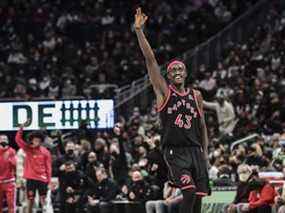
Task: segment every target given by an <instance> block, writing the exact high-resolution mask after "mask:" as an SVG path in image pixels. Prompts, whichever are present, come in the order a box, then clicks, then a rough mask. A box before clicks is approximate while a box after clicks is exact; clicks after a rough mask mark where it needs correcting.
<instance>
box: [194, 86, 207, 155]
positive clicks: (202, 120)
mask: <svg viewBox="0 0 285 213" xmlns="http://www.w3.org/2000/svg"><path fill="white" fill-rule="evenodd" d="M194 92H195V96H196V98H197V102H198V108H199V113H200V125H201V135H202V147H203V151H204V155H205V158H206V159H208V146H209V138H208V131H207V126H206V121H205V114H204V110H203V97H202V94H201V93H200V91H198V90H194Z"/></svg>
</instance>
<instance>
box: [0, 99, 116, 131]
mask: <svg viewBox="0 0 285 213" xmlns="http://www.w3.org/2000/svg"><path fill="white" fill-rule="evenodd" d="M27 118H30V119H31V124H30V125H29V126H28V127H27V128H26V129H27V130H36V129H40V128H46V129H48V130H53V129H76V128H78V127H79V124H80V122H81V121H82V120H86V121H88V124H89V128H96V129H102V128H104V129H105V128H113V126H114V101H113V100H109V99H108V100H62V101H31V102H29V101H27V102H0V131H14V130H17V129H18V124H19V123H24V122H25V121H26V120H27Z"/></svg>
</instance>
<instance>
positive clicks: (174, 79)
mask: <svg viewBox="0 0 285 213" xmlns="http://www.w3.org/2000/svg"><path fill="white" fill-rule="evenodd" d="M167 76H168V79H169V80H170V81H171V83H172V84H174V85H180V84H183V83H184V81H185V79H186V77H187V73H186V70H185V66H183V65H182V64H174V65H173V66H172V68H171V70H169V72H168V75H167Z"/></svg>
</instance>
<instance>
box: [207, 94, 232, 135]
mask: <svg viewBox="0 0 285 213" xmlns="http://www.w3.org/2000/svg"><path fill="white" fill-rule="evenodd" d="M203 104H204V107H205V108H206V109H212V110H215V111H216V113H217V117H218V122H219V131H220V134H221V135H222V136H223V135H228V134H231V133H232V132H233V129H234V127H235V125H236V123H237V120H236V117H235V112H234V107H233V105H232V103H231V102H230V101H228V100H226V97H225V94H223V93H221V94H220V95H219V96H217V102H216V103H215V102H207V101H204V102H203Z"/></svg>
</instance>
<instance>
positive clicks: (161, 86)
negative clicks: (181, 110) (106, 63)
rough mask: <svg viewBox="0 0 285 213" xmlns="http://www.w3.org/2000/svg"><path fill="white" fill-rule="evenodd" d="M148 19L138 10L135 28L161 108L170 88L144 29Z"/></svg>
mask: <svg viewBox="0 0 285 213" xmlns="http://www.w3.org/2000/svg"><path fill="white" fill-rule="evenodd" d="M147 19H148V17H147V16H146V15H145V14H144V13H142V11H141V8H138V9H137V11H136V15H135V24H134V27H135V31H136V35H137V38H138V42H139V45H140V48H141V50H142V53H143V55H144V58H145V62H146V67H147V71H148V75H149V78H150V81H151V84H152V86H153V89H154V92H155V94H156V99H157V104H158V106H160V105H161V104H162V103H164V100H165V99H166V97H167V94H168V87H167V83H166V81H165V79H164V78H163V76H162V75H161V73H160V68H159V66H158V63H157V61H156V58H155V56H154V53H153V51H152V48H151V46H150V44H149V43H148V41H147V39H146V37H145V35H144V32H143V29H142V28H143V26H144V24H145V22H146V20H147Z"/></svg>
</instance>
